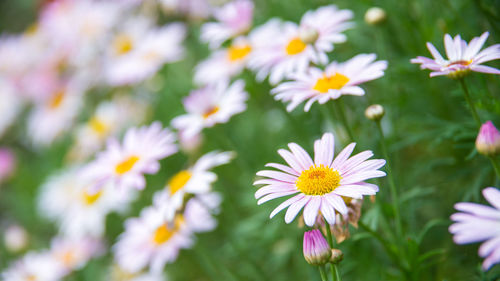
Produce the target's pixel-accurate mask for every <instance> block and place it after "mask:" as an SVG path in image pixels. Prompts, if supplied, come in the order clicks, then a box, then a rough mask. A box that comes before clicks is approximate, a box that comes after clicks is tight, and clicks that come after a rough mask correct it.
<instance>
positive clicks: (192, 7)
mask: <svg viewBox="0 0 500 281" xmlns="http://www.w3.org/2000/svg"><path fill="white" fill-rule="evenodd" d="M159 2H160V5H161V7H162V8H163V10H164V11H165V12H166V13H167V14H181V15H186V16H188V17H189V19H192V20H197V21H199V20H203V19H206V18H208V17H209V16H210V14H211V10H212V8H213V7H212V4H211V1H209V0H159Z"/></svg>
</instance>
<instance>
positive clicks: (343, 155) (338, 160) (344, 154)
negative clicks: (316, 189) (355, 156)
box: [330, 143, 356, 170]
mask: <svg viewBox="0 0 500 281" xmlns="http://www.w3.org/2000/svg"><path fill="white" fill-rule="evenodd" d="M354 147H356V143H351V144H349V145H348V146H346V147H345V148H344V149H343V150H342V151H341V152H340V153H339V155H337V157H335V160H333V162H332V164H331V165H330V167H332V168H333V169H336V170H337V169H338V167H339V166H340V165H342V164H344V162H345V161H346V160H347V158H349V156H351V153H352V151H353V150H354Z"/></svg>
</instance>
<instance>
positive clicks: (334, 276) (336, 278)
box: [325, 221, 340, 281]
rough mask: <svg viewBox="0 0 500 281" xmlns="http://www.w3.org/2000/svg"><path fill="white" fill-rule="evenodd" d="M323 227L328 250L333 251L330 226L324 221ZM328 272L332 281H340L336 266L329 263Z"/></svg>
mask: <svg viewBox="0 0 500 281" xmlns="http://www.w3.org/2000/svg"><path fill="white" fill-rule="evenodd" d="M325 227H326V239H327V240H328V245H330V249H333V237H332V231H331V229H330V224H328V222H327V221H325ZM330 271H331V273H332V280H333V281H340V276H339V272H338V270H337V266H336V265H334V264H333V263H330Z"/></svg>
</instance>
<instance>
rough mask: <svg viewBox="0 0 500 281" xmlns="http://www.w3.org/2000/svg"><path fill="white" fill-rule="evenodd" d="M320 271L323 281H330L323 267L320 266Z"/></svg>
mask: <svg viewBox="0 0 500 281" xmlns="http://www.w3.org/2000/svg"><path fill="white" fill-rule="evenodd" d="M318 269H319V275H321V280H322V281H328V277H327V276H326V271H325V268H324V267H323V266H318Z"/></svg>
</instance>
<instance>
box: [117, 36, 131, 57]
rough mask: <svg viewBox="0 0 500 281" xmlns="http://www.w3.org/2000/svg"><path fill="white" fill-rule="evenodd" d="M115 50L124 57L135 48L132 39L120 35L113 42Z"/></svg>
mask: <svg viewBox="0 0 500 281" xmlns="http://www.w3.org/2000/svg"><path fill="white" fill-rule="evenodd" d="M113 48H114V51H115V53H116V54H118V55H124V54H126V53H128V52H130V51H132V49H133V48H134V42H133V41H132V38H131V37H130V36H128V35H126V34H120V35H117V36H116V37H115V40H114V41H113Z"/></svg>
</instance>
